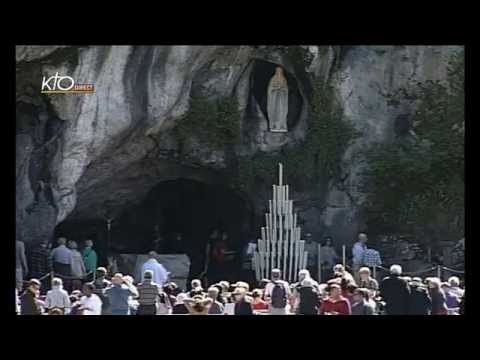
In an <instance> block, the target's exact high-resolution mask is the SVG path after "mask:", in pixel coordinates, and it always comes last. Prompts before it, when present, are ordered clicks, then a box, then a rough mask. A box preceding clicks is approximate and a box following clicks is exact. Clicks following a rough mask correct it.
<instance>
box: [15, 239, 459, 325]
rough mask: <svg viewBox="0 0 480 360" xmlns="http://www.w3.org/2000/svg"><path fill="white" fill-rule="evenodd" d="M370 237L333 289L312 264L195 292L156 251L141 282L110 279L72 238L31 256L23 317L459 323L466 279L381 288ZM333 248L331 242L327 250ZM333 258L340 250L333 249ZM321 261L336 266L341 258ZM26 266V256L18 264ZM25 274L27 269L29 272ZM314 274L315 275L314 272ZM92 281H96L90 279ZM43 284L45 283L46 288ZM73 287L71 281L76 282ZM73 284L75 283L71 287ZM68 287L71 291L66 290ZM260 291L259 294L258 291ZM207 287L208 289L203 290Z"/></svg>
mask: <svg viewBox="0 0 480 360" xmlns="http://www.w3.org/2000/svg"><path fill="white" fill-rule="evenodd" d="M365 242H366V236H362V234H360V236H359V242H357V243H356V244H355V245H354V248H353V251H352V253H353V257H354V259H353V262H352V271H351V272H349V271H348V269H346V268H345V266H344V265H342V264H334V265H333V266H332V267H331V269H330V272H328V271H326V272H325V274H326V277H325V278H326V281H323V282H321V283H318V282H317V281H316V280H315V279H314V278H312V276H311V274H310V270H311V269H312V267H313V266H312V263H307V268H306V269H301V270H300V271H299V273H298V281H297V282H295V283H292V284H289V283H288V282H287V281H286V280H285V279H283V278H282V272H281V270H280V269H272V270H271V277H270V279H263V280H261V281H260V282H257V281H254V282H250V283H248V282H245V281H237V282H235V283H229V282H228V281H225V280H220V279H221V274H217V275H218V276H217V279H216V282H215V283H213V284H212V285H209V286H206V285H207V284H205V283H202V280H200V279H194V280H192V281H191V282H190V284H188V285H189V286H188V289H182V288H180V287H179V286H178V285H177V284H176V283H174V282H172V281H169V275H170V273H169V272H168V271H167V269H165V268H164V267H163V265H162V264H160V263H159V262H158V261H157V259H156V257H157V254H156V253H155V252H154V251H151V252H150V253H149V258H148V260H147V261H146V262H145V263H144V265H143V266H142V269H141V279H140V281H138V282H136V281H135V280H134V278H133V277H132V276H130V275H124V274H121V273H113V274H109V271H108V270H107V269H106V268H105V267H97V255H96V253H95V250H94V249H93V242H92V241H91V240H87V241H86V242H85V247H84V249H83V250H82V252H79V251H78V250H77V244H76V243H75V242H73V241H68V242H67V239H65V238H59V239H58V246H57V247H56V248H55V249H53V250H51V251H50V250H49V249H48V248H47V246H46V244H40V246H39V247H38V248H37V249H36V250H35V251H33V252H32V254H31V255H32V256H31V265H30V269H29V270H25V269H24V268H23V267H22V268H21V269H17V280H18V274H19V273H28V274H38V275H40V274H45V273H48V272H50V273H51V274H54V276H48V277H45V276H42V277H40V276H37V277H32V278H30V280H29V281H27V282H26V286H25V288H23V282H18V281H17V288H16V300H17V303H16V304H17V314H21V315H176V314H186V315H266V314H269V315H458V314H463V313H464V304H465V300H464V298H465V290H464V288H463V287H461V286H460V285H461V283H460V279H459V278H458V277H455V276H452V277H450V278H449V279H448V281H446V282H442V281H441V279H439V278H437V277H427V278H425V279H422V278H419V277H413V278H412V277H408V276H404V275H403V274H402V268H401V266H400V265H392V266H391V267H390V269H389V270H390V273H389V275H388V276H387V277H385V278H383V279H382V280H381V281H380V283H379V282H377V280H376V279H375V278H374V277H373V276H372V272H371V270H370V268H369V267H368V266H365V262H364V261H362V254H361V252H362V250H365V249H366V246H365ZM329 246H331V240H330V239H329V244H328V243H327V244H326V246H325V248H326V249H327V248H328V247H329ZM17 250H18V246H17ZM332 250H333V248H332ZM324 254H326V255H327V256H326V257H325V258H323V257H322V259H320V260H321V261H322V265H332V264H333V262H332V261H333V259H335V257H336V254H335V252H334V250H333V251H332V252H331V253H330V254H329V253H328V252H326V251H325V252H324ZM18 259H20V264H21V265H22V264H23V263H22V262H24V261H25V263H26V260H25V256H24V254H23V255H22V254H21V253H20V255H19V256H18V252H17V260H18ZM22 266H23V265H22ZM309 269H310V270H309ZM88 274H92V279H91V280H90V279H87V278H88V276H87V275H88ZM41 279H43V282H42V281H41ZM70 280H72V281H70ZM67 281H68V282H67ZM66 282H67V284H66ZM252 285H253V286H252ZM204 286H205V288H204Z"/></svg>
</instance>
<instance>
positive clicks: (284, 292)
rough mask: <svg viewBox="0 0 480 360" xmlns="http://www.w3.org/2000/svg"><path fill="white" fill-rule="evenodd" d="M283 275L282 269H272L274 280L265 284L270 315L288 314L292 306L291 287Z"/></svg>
mask: <svg viewBox="0 0 480 360" xmlns="http://www.w3.org/2000/svg"><path fill="white" fill-rule="evenodd" d="M281 276H282V272H281V270H280V269H272V272H271V277H272V280H271V281H270V282H269V283H268V284H267V285H266V286H265V299H266V300H267V301H268V304H269V309H270V315H287V314H288V311H289V308H290V305H289V304H288V301H289V300H290V298H291V296H292V295H291V292H290V287H289V285H288V282H286V281H284V280H282V278H281Z"/></svg>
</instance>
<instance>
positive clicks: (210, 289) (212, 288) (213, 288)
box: [208, 286, 219, 294]
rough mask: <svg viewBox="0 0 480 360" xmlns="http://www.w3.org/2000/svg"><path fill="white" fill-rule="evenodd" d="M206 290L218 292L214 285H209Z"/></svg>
mask: <svg viewBox="0 0 480 360" xmlns="http://www.w3.org/2000/svg"><path fill="white" fill-rule="evenodd" d="M208 292H213V293H215V294H218V293H219V290H218V289H217V288H216V287H215V286H210V287H209V288H208Z"/></svg>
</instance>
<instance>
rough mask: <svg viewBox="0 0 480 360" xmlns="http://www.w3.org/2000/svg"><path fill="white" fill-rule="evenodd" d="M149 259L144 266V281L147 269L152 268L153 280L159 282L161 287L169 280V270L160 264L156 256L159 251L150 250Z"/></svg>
mask: <svg viewBox="0 0 480 360" xmlns="http://www.w3.org/2000/svg"><path fill="white" fill-rule="evenodd" d="M148 257H149V259H148V260H147V261H146V262H145V264H143V266H142V281H144V280H145V279H144V277H143V276H144V274H145V271H147V270H151V271H152V272H153V279H152V280H153V282H154V283H157V284H158V285H159V286H160V287H162V286H163V284H165V283H166V282H167V280H168V275H169V273H168V271H167V270H166V269H165V268H164V267H163V265H162V264H160V263H159V262H158V261H157V259H156V257H157V253H156V252H155V251H150V252H149V253H148Z"/></svg>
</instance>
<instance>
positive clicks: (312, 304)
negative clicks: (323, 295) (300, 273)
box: [295, 277, 320, 315]
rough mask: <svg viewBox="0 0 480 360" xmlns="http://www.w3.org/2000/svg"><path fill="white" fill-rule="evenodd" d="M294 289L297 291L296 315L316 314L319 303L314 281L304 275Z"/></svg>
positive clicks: (316, 285)
mask: <svg viewBox="0 0 480 360" xmlns="http://www.w3.org/2000/svg"><path fill="white" fill-rule="evenodd" d="M296 291H297V292H298V306H297V307H296V311H295V312H296V313H297V314H298V315H317V314H318V308H319V305H320V304H319V293H318V284H316V281H315V280H313V279H312V278H310V277H305V278H304V279H303V280H302V281H301V282H300V287H298V288H297V289H296Z"/></svg>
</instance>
